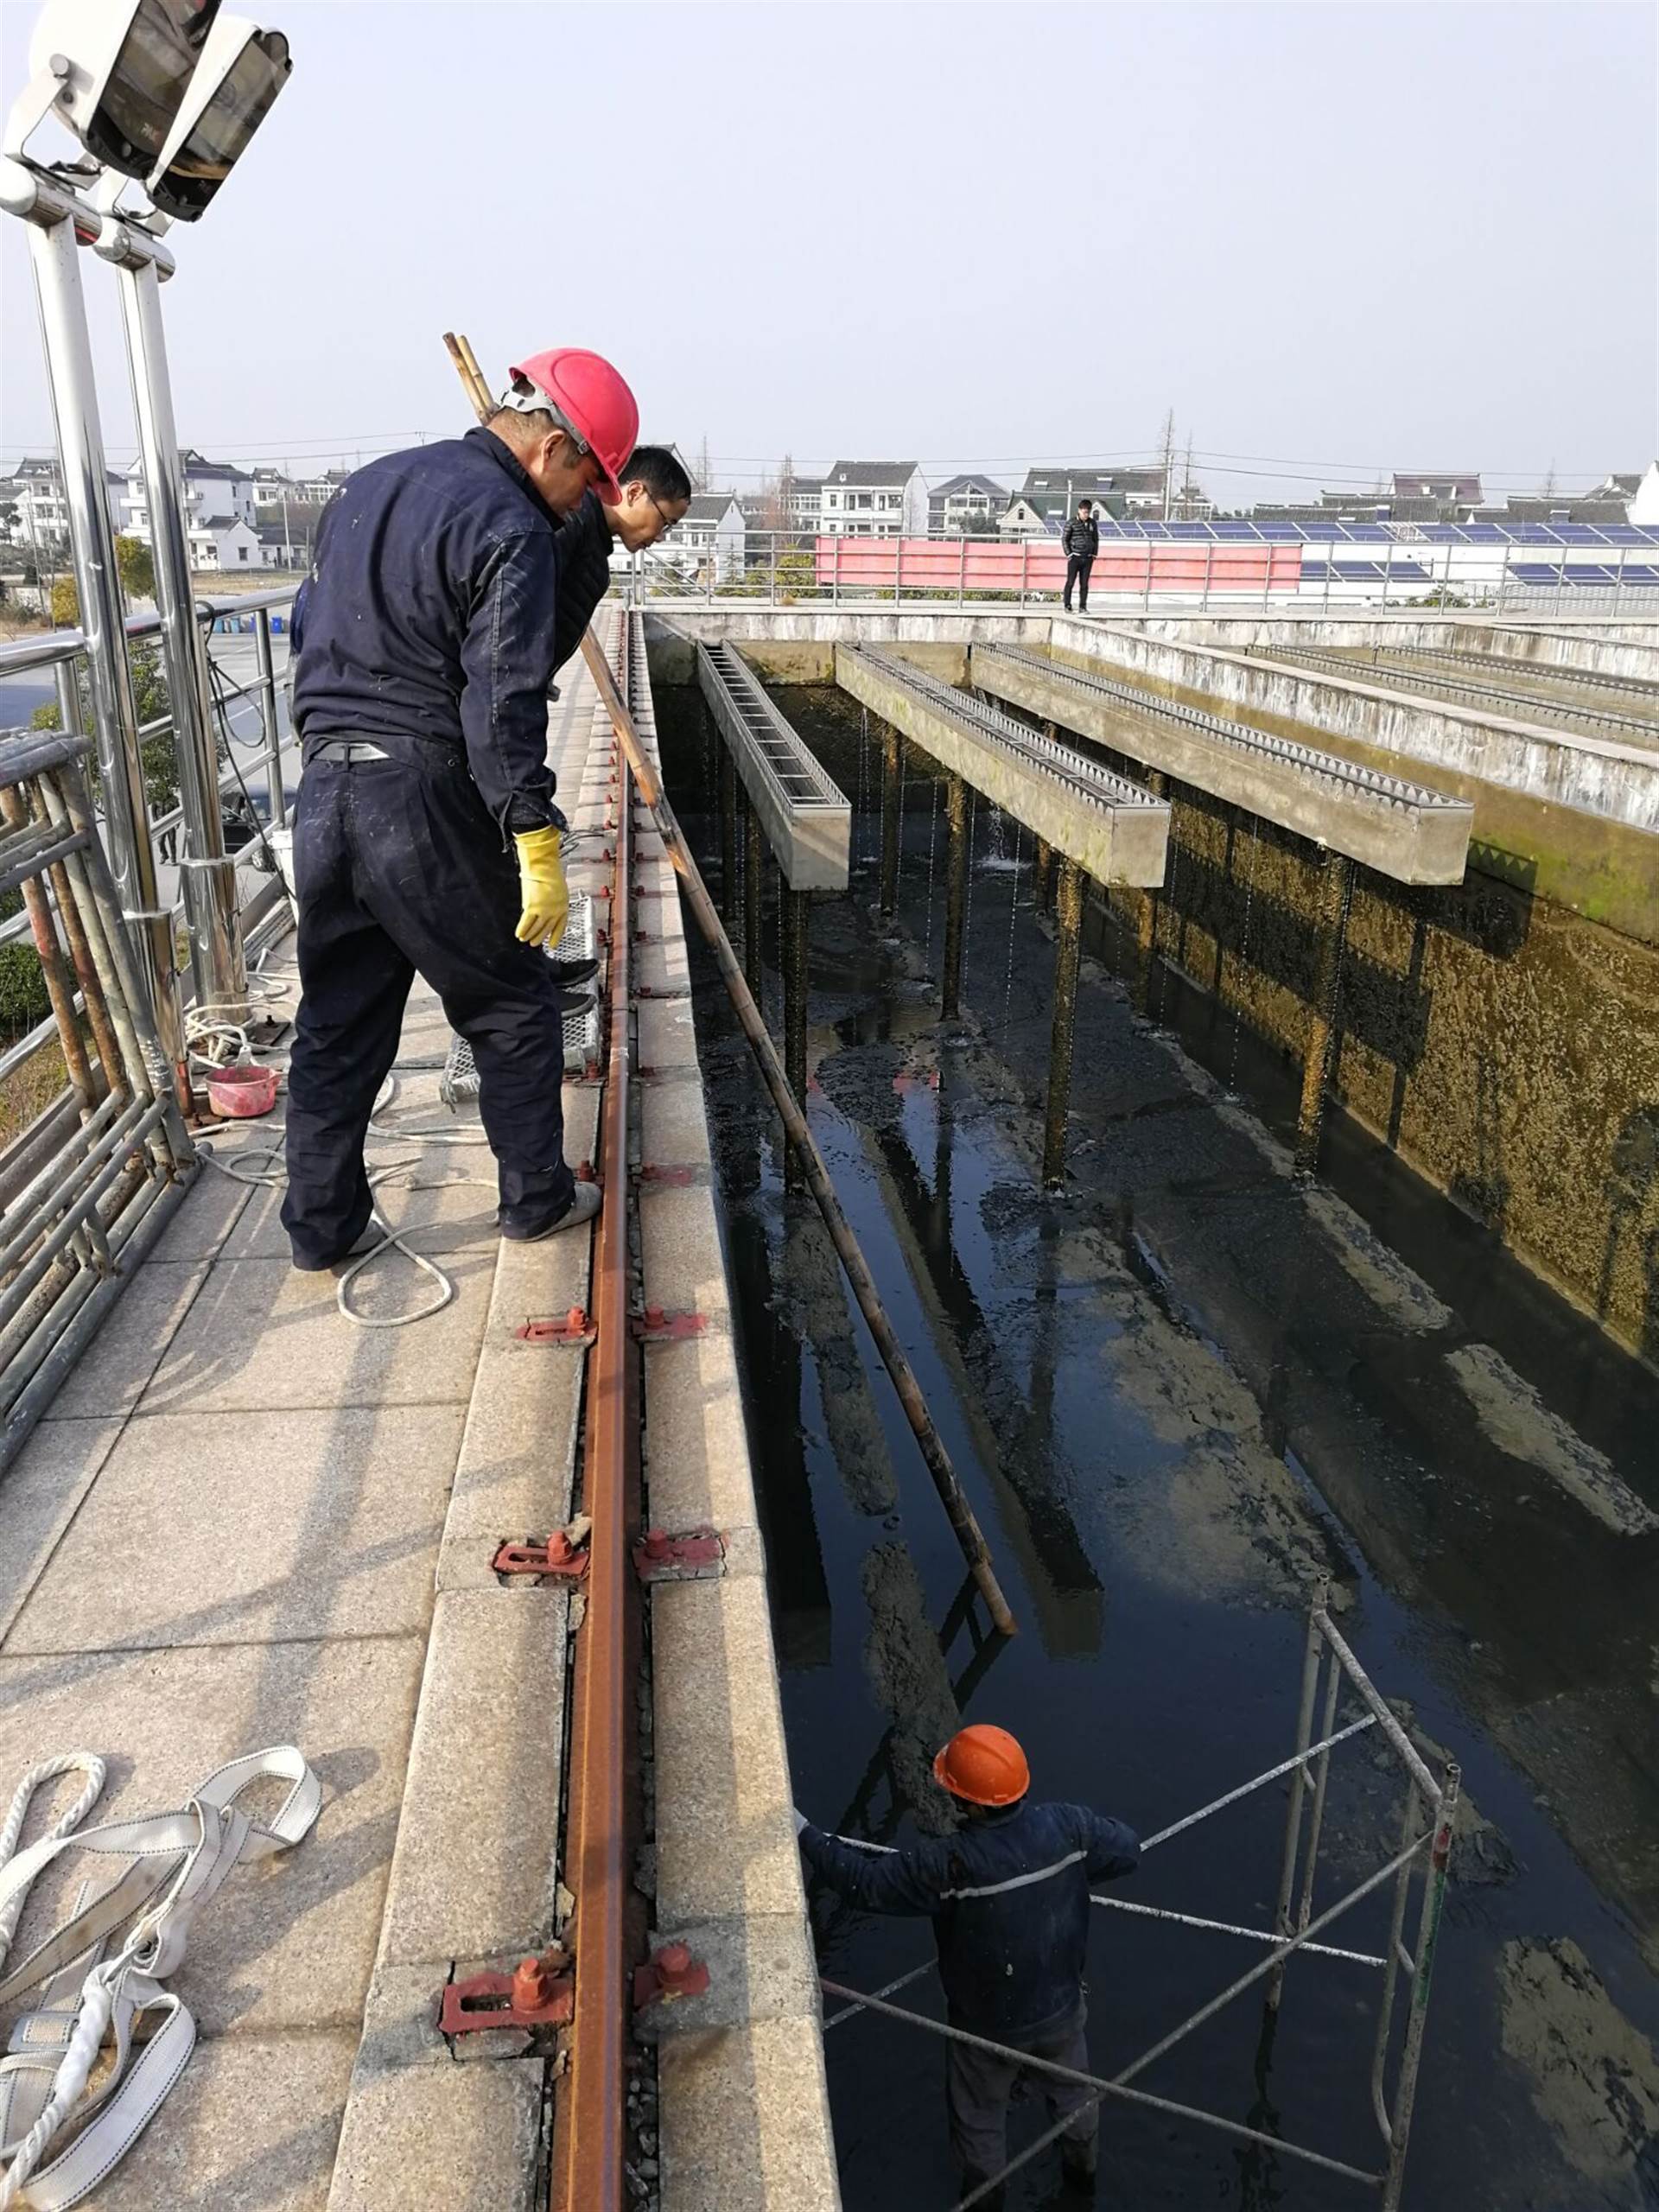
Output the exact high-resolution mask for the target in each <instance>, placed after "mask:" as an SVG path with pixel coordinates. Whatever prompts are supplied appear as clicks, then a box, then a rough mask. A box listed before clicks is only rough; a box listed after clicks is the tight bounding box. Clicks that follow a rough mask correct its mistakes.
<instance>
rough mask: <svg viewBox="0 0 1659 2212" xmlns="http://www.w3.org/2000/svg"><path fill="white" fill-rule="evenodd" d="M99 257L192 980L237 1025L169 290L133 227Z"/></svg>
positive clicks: (205, 1000) (231, 875) (239, 977)
mask: <svg viewBox="0 0 1659 2212" xmlns="http://www.w3.org/2000/svg"><path fill="white" fill-rule="evenodd" d="M124 238H125V230H124V226H122V225H120V224H111V225H107V226H105V239H106V240H107V241H109V242H108V243H107V244H105V243H100V245H99V251H100V252H101V253H104V254H105V256H106V257H107V258H109V259H111V260H112V261H114V263H115V264H116V281H117V285H118V289H119V291H120V295H121V321H122V327H123V329H124V334H125V337H126V341H127V365H128V367H129V369H130V372H131V377H132V397H133V412H134V415H135V416H136V418H137V426H138V444H139V450H140V453H141V455H142V457H143V474H144V491H145V493H146V496H147V498H148V499H149V540H150V549H151V551H152V552H153V553H154V555H155V566H156V607H157V610H158V612H159V613H160V615H161V618H162V659H163V661H164V663H165V664H166V668H167V691H168V701H169V702H170V704H171V708H172V715H173V739H174V753H175V758H176V760H177V761H178V764H179V798H180V803H181V812H182V817H183V818H182V821H181V824H180V827H181V830H182V832H183V834H182V836H181V838H180V840H179V846H180V851H179V874H180V879H181V885H182V888H183V895H184V916H185V925H186V928H187V929H188V932H189V938H190V975H191V980H192V982H193V983H194V986H195V994H196V1003H197V1004H198V1005H199V1006H214V1007H221V1008H223V1009H224V1010H225V1011H226V1013H227V1014H229V1016H230V1017H231V1018H232V1020H238V1019H240V1017H241V1015H242V1014H243V1013H244V1012H245V1009H246V1007H247V999H248V979H247V963H246V960H245V956H244V953H243V949H242V920H241V916H240V914H239V913H238V908H237V892H236V862H235V860H234V858H233V857H232V855H230V854H228V853H227V852H226V849H225V825H224V819H223V817H222V815H221V813H220V810H219V750H218V747H217V746H216V745H215V743H214V741H213V708H212V704H211V702H210V699H209V696H208V674H207V641H206V640H205V639H204V638H203V637H202V634H201V631H200V627H199V626H198V625H197V622H196V618H195V609H194V606H193V604H192V601H191V596H190V543H189V539H188V536H187V535H186V526H185V508H184V477H183V473H182V469H181V464H180V461H179V441H178V432H177V430H176V429H175V427H174V421H173V393H172V388H171V385H170V383H169V381H168V370H167V340H166V337H165V335H164V333H163V331H162V284H161V278H160V277H158V276H157V274H156V264H155V263H154V262H153V261H149V260H147V259H144V258H143V257H142V256H141V254H140V252H138V251H133V250H131V249H130V248H129V247H127V246H125V245H124Z"/></svg>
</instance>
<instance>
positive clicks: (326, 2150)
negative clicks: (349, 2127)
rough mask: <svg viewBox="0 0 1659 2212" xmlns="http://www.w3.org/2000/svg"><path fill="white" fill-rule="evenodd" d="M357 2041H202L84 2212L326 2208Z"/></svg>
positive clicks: (342, 2037)
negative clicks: (354, 2044) (135, 2141)
mask: <svg viewBox="0 0 1659 2212" xmlns="http://www.w3.org/2000/svg"><path fill="white" fill-rule="evenodd" d="M353 2042H354V2038H353V2037H352V2036H351V2035H349V2034H334V2035H287V2036H273V2037H270V2038H269V2039H266V2038H263V2037H252V2036H229V2037H223V2038H221V2039H218V2040H204V2041H201V2042H200V2043H198V2044H197V2045H196V2048H195V2050H194V2054H193V2055H192V2056H191V2059H190V2063H189V2064H188V2066H187V2067H186V2068H185V2069H184V2072H183V2074H182V2075H181V2077H180V2080H179V2083H178V2086H177V2088H175V2090H174V2091H173V2094H171V2096H169V2097H168V2100H167V2101H166V2103H165V2104H164V2105H163V2106H162V2109H161V2111H160V2112H159V2113H157V2115H156V2118H155V2119H154V2120H152V2121H151V2122H150V2124H149V2126H148V2127H147V2128H146V2129H145V2130H144V2132H143V2134H142V2135H141V2136H140V2137H139V2139H138V2140H137V2143H136V2144H135V2145H133V2147H132V2149H131V2150H130V2152H128V2154H127V2156H126V2157H125V2158H124V2159H123V2160H122V2162H121V2164H119V2165H118V2167H117V2168H116V2169H115V2171H114V2172H113V2173H112V2174H111V2175H110V2177H108V2179H107V2180H105V2181H104V2182H102V2183H99V2187H98V2188H97V2189H96V2190H93V2192H92V2195H91V2196H88V2197H85V2198H83V2200H82V2202H83V2203H84V2204H85V2206H86V2212H232V2208H235V2212H324V2208H325V2207H326V2205H327V2202H328V2184H329V2177H330V2174H331V2173H332V2171H333V2168H334V2146H335V2144H336V2142H337V2141H338V2139H339V2134H340V2117H341V2114H342V2113H344V2111H345V2108H346V2084H347V2082H349V2080H350V2078H351V2071H352V2051H353Z"/></svg>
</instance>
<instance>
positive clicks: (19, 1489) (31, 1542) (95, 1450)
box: [0, 1419, 121, 1645]
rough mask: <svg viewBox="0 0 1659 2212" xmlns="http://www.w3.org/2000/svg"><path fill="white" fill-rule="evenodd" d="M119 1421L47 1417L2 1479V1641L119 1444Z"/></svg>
mask: <svg viewBox="0 0 1659 2212" xmlns="http://www.w3.org/2000/svg"><path fill="white" fill-rule="evenodd" d="M120 1433H121V1423H120V1422H119V1421H58V1420H55V1419H54V1420H51V1421H41V1423H40V1424H39V1426H38V1427H36V1429H35V1433H34V1434H33V1435H32V1436H31V1437H30V1438H29V1441H28V1442H27V1443H26V1444H25V1445H24V1446H23V1448H22V1451H21V1452H19V1453H18V1455H17V1457H16V1459H14V1460H13V1461H12V1463H11V1465H10V1467H8V1468H7V1470H6V1472H5V1476H4V1478H3V1481H0V1645H3V1643H4V1641H5V1637H6V1635H7V1632H8V1630H10V1627H11V1624H12V1623H13V1622H14V1621H15V1620H16V1618H17V1616H18V1614H19V1613H20V1612H21V1611H22V1607H23V1602H24V1600H25V1599H27V1598H28V1596H29V1592H30V1591H31V1590H32V1589H33V1588H34V1586H35V1581H36V1580H37V1579H38V1578H39V1576H40V1574H41V1570H42V1569H43V1568H44V1567H45V1565H46V1563H47V1561H48V1560H49V1559H50V1558H51V1556H52V1551H53V1547H54V1545H55V1544H56V1543H57V1541H58V1540H59V1539H60V1536H61V1535H63V1532H64V1530H65V1529H67V1527H68V1526H69V1523H70V1522H72V1521H73V1519H74V1517H75V1515H76V1513H77V1511H78V1510H79V1506H80V1502H81V1500H82V1498H84V1497H86V1493H87V1491H89V1490H90V1489H91V1488H92V1484H93V1483H94V1481H95V1480H96V1479H97V1477H98V1472H99V1468H101V1467H102V1466H103V1465H104V1462H105V1460H106V1459H108V1458H109V1456H110V1454H111V1452H112V1451H113V1450H114V1449H115V1444H116V1439H117V1438H118V1436H119V1435H120Z"/></svg>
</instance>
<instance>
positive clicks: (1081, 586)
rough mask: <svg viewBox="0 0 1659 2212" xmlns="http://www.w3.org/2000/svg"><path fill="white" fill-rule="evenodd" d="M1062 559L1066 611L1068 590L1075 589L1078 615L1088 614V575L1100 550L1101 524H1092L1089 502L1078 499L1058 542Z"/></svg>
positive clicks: (1091, 508) (1069, 606) (1093, 517)
mask: <svg viewBox="0 0 1659 2212" xmlns="http://www.w3.org/2000/svg"><path fill="white" fill-rule="evenodd" d="M1060 546H1061V550H1063V551H1064V553H1065V611H1066V613H1068V614H1069V613H1071V587H1072V585H1073V584H1075V585H1076V586H1077V612H1078V613H1080V614H1086V613H1088V612H1089V571H1090V569H1092V568H1093V567H1094V565H1095V556H1096V554H1097V553H1098V552H1099V550H1100V524H1098V523H1097V522H1096V520H1095V510H1094V505H1093V503H1092V501H1090V500H1088V499H1079V500H1078V501H1077V512H1076V514H1074V515H1073V516H1072V518H1071V521H1070V522H1068V523H1067V524H1066V525H1065V531H1064V532H1063V534H1062V536H1061V538H1060Z"/></svg>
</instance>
